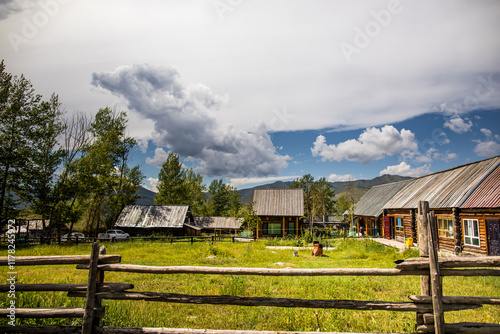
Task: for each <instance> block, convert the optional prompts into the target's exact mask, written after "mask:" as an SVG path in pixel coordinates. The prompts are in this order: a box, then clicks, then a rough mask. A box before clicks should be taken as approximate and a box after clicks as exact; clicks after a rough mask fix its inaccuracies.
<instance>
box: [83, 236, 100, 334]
mask: <svg viewBox="0 0 500 334" xmlns="http://www.w3.org/2000/svg"><path fill="white" fill-rule="evenodd" d="M98 261H99V244H98V243H97V242H95V243H93V244H92V252H91V254H90V265H89V277H88V282H87V294H86V297H85V313H84V316H83V324H82V334H91V333H92V325H93V322H94V307H95V294H96V290H97V263H98Z"/></svg>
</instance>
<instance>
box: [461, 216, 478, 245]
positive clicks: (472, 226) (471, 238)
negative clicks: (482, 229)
mask: <svg viewBox="0 0 500 334" xmlns="http://www.w3.org/2000/svg"><path fill="white" fill-rule="evenodd" d="M464 243H465V244H466V245H467V246H475V247H479V246H480V243H479V222H478V220H477V219H464Z"/></svg>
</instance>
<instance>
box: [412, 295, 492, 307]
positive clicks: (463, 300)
mask: <svg viewBox="0 0 500 334" xmlns="http://www.w3.org/2000/svg"><path fill="white" fill-rule="evenodd" d="M409 298H410V300H411V301H413V302H415V303H431V302H432V299H431V297H430V296H409ZM453 303H457V304H480V305H484V304H489V305H500V297H462V296H443V304H453Z"/></svg>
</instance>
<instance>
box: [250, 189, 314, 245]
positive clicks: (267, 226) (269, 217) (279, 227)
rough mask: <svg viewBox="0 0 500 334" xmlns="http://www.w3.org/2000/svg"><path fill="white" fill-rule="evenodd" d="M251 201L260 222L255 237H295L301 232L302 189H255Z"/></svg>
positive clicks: (302, 213)
mask: <svg viewBox="0 0 500 334" xmlns="http://www.w3.org/2000/svg"><path fill="white" fill-rule="evenodd" d="M252 200H253V203H254V210H255V212H256V214H257V216H259V218H260V219H261V221H262V223H261V225H260V226H259V227H258V228H257V230H256V231H254V235H256V236H257V237H259V238H260V237H286V236H295V235H298V234H299V233H300V231H301V230H302V219H301V218H302V217H303V216H304V190H303V189H255V190H254V193H253V199H252Z"/></svg>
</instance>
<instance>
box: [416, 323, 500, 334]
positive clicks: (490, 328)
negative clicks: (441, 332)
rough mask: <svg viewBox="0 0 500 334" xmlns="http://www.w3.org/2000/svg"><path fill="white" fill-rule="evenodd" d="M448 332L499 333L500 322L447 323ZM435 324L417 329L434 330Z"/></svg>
mask: <svg viewBox="0 0 500 334" xmlns="http://www.w3.org/2000/svg"><path fill="white" fill-rule="evenodd" d="M444 327H445V331H446V333H455V334H498V333H500V324H483V323H474V322H459V323H456V324H445V326H444ZM433 330H434V326H433V325H421V326H417V331H424V332H429V331H433Z"/></svg>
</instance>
